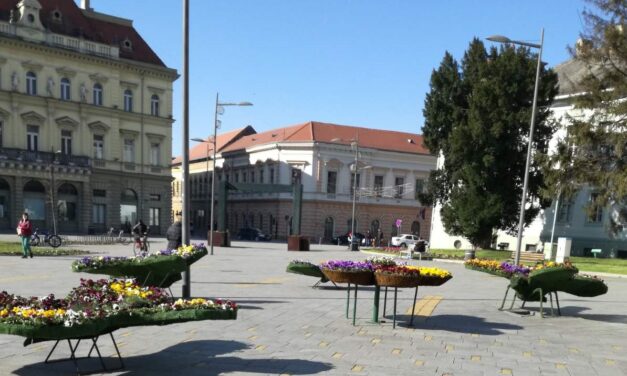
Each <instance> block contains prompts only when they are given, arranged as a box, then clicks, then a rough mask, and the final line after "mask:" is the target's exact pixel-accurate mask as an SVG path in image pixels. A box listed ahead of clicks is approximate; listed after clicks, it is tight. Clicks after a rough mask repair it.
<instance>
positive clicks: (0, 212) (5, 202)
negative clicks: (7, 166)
mask: <svg viewBox="0 0 627 376" xmlns="http://www.w3.org/2000/svg"><path fill="white" fill-rule="evenodd" d="M10 202H11V187H10V186H9V183H8V182H7V181H6V180H4V179H1V178H0V220H2V219H8V218H9V208H10V206H9V204H10Z"/></svg>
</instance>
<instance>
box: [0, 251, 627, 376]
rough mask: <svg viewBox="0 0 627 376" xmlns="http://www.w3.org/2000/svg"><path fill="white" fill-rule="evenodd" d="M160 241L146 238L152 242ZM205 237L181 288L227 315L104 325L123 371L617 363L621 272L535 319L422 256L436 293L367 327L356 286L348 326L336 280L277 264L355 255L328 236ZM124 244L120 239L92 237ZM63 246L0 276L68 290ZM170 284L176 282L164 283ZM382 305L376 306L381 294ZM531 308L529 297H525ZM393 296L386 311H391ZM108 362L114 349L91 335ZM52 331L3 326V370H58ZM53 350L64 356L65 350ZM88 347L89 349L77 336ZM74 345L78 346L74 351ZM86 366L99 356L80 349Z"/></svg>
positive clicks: (625, 348)
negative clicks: (436, 276) (318, 279)
mask: <svg viewBox="0 0 627 376" xmlns="http://www.w3.org/2000/svg"><path fill="white" fill-rule="evenodd" d="M161 244H164V243H163V241H162V240H156V241H154V242H153V245H152V249H156V247H159V246H160V245H161ZM234 245H235V246H234V247H233V248H230V249H224V248H216V254H215V255H214V256H207V257H205V258H203V259H202V260H200V261H199V262H198V263H197V264H195V265H194V266H193V268H192V283H193V284H192V294H193V295H195V296H207V297H225V298H231V299H234V300H235V301H237V302H238V303H239V304H240V306H241V310H240V312H239V316H238V320H236V321H203V322H196V323H185V324H177V325H169V326H164V327H156V326H152V327H136V328H128V329H124V330H119V331H117V332H116V333H115V335H116V339H117V340H118V343H119V345H120V351H121V352H122V354H123V356H124V358H125V363H126V369H125V370H124V371H122V372H119V373H117V374H124V375H135V374H136V375H146V374H150V375H170V374H174V373H177V374H186V375H196V374H198V375H218V374H229V375H231V374H232V375H247V374H250V375H253V374H254V375H260V374H286V375H287V374H289V375H305V374H332V375H410V374H411V375H602V376H606V375H608V376H610V375H624V374H627V339H626V338H627V280H626V279H618V278H606V281H607V283H608V285H609V287H610V289H609V293H608V294H606V295H604V296H601V297H597V298H590V299H588V298H576V297H572V296H570V295H562V296H561V301H560V302H561V305H562V307H563V308H562V313H563V317H560V318H547V319H541V318H540V317H539V316H538V315H532V316H529V317H520V316H517V315H514V314H510V313H505V312H499V311H498V310H497V309H496V307H497V306H498V305H499V303H500V299H501V297H502V294H503V292H504V290H505V286H506V283H505V282H506V281H505V280H504V279H502V278H499V277H494V276H490V275H487V274H483V273H479V272H472V271H467V270H465V269H464V268H463V266H462V265H459V264H450V263H437V262H428V261H425V262H424V263H425V264H427V265H433V264H434V265H437V266H440V267H444V268H446V269H449V270H451V271H452V273H453V275H454V278H453V279H452V280H451V281H449V282H448V283H447V284H445V285H443V286H441V287H424V288H421V289H420V292H419V299H421V298H425V297H427V296H431V299H430V301H431V300H432V299H436V300H437V299H439V298H440V297H441V300H439V301H438V302H437V304H435V305H434V304H433V303H429V302H425V301H423V302H422V303H420V302H419V304H422V305H423V306H426V305H428V304H432V305H434V307H433V311H432V312H429V311H430V309H426V310H425V311H424V314H425V315H428V316H423V317H419V318H418V319H417V320H416V322H415V326H414V327H413V328H410V327H407V325H406V322H407V321H408V319H409V317H408V315H406V312H407V311H408V309H410V307H411V303H412V298H413V290H409V289H402V290H399V291H400V293H399V306H398V313H399V320H400V325H399V326H397V328H396V329H392V323H391V317H389V316H388V318H387V319H385V322H383V323H381V324H380V325H375V324H372V323H370V322H369V320H370V319H371V315H372V311H371V308H372V295H373V293H372V288H363V289H360V291H359V297H360V299H359V301H358V308H357V316H358V319H357V326H354V327H353V326H352V325H351V322H350V320H348V319H346V318H345V297H346V291H345V290H343V289H341V290H336V289H334V288H331V287H329V286H325V287H324V288H321V289H312V288H311V287H310V286H311V285H312V284H313V283H314V282H315V280H314V279H313V278H310V277H305V276H299V275H294V274H288V273H285V266H286V265H287V263H288V262H289V261H290V260H291V259H293V258H302V259H306V260H310V261H312V262H319V261H323V260H326V259H331V258H345V259H346V258H350V259H363V258H365V257H366V255H364V254H361V253H357V252H347V251H345V250H344V249H343V248H340V247H333V246H313V250H312V251H311V252H303V253H293V252H287V251H286V250H285V248H286V247H285V245H283V244H273V243H259V244H255V243H243V242H242V243H239V242H237V243H234ZM91 248H92V249H93V250H97V251H98V252H102V253H103V254H111V255H122V254H130V253H131V248H130V247H122V248H120V247H119V246H99V247H91ZM72 259H74V258H73V257H56V258H53V257H47V258H45V257H38V258H35V259H32V260H30V259H27V260H23V259H21V258H18V257H2V258H0V286H1V287H0V288H1V289H3V290H7V291H9V292H13V293H18V294H22V295H39V296H41V295H45V294H47V293H50V292H52V293H55V294H57V295H59V296H63V295H65V294H66V293H67V292H68V291H69V290H70V289H71V288H72V287H73V286H75V285H77V284H78V281H79V278H81V277H89V276H90V275H87V274H77V273H72V272H71V270H70V263H71V261H72ZM173 291H174V293H175V294H178V293H180V291H181V288H180V284H176V285H175V286H174V287H173ZM381 306H382V304H381ZM530 306H531V308H532V309H533V308H535V307H537V305H536V304H531V305H530ZM390 307H391V300H390V301H389V304H388V312H387V313H388V314H390V313H391V311H390V310H391V308H390ZM101 341H102V345H101V350H102V351H103V354H104V355H105V357H106V361H107V364H110V365H113V364H114V362H115V360H114V358H113V357H112V355H113V351H114V350H113V347H112V346H111V345H110V343H109V341H108V339H107V338H106V337H103V338H102V339H101ZM51 346H52V343H38V344H35V345H31V346H28V347H22V338H20V337H15V336H6V335H0V374H9V373H13V374H18V375H41V374H50V375H56V374H59V375H62V374H69V373H71V372H72V371H73V368H72V366H71V364H70V363H66V364H63V363H56V364H52V365H44V364H43V360H44V358H45V356H46V354H47V352H48V351H49V349H50V348H51ZM62 350H63V351H62V352H60V353H59V354H68V351H67V349H66V348H62ZM83 351H84V352H86V348H83ZM79 352H80V350H79ZM81 364H82V366H83V367H85V368H86V369H87V368H89V367H92V366H93V367H95V366H97V364H96V363H92V362H90V361H86V362H84V363H81Z"/></svg>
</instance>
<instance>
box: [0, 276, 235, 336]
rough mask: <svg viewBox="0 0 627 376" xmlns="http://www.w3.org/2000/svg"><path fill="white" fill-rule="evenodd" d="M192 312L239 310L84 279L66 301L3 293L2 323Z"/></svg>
mask: <svg viewBox="0 0 627 376" xmlns="http://www.w3.org/2000/svg"><path fill="white" fill-rule="evenodd" d="M189 309H200V310H224V311H233V312H235V311H237V305H236V304H235V303H233V302H231V301H228V300H227V301H224V300H219V299H218V300H215V301H213V300H208V299H202V298H197V299H191V300H182V299H179V300H176V301H174V299H173V298H171V297H170V296H168V295H167V294H166V292H165V290H164V289H162V288H158V287H142V286H139V285H138V284H137V282H136V281H134V280H125V279H112V280H106V279H100V280H96V281H94V280H85V279H81V283H80V285H79V286H78V287H76V288H74V289H73V290H72V291H71V292H70V293H69V294H68V296H67V297H66V298H65V299H56V298H55V297H54V295H48V296H46V297H43V298H24V297H20V296H15V295H11V294H8V293H7V292H4V291H3V292H2V293H0V324H20V325H64V326H66V327H71V326H74V325H81V324H84V323H86V322H87V321H93V320H102V319H105V318H108V317H115V316H116V315H121V314H126V315H132V314H133V312H136V311H137V312H143V313H155V312H163V311H166V312H167V311H181V310H189Z"/></svg>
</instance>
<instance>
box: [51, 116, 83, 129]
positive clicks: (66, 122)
mask: <svg viewBox="0 0 627 376" xmlns="http://www.w3.org/2000/svg"><path fill="white" fill-rule="evenodd" d="M55 122H56V123H57V125H59V126H60V127H64V128H71V129H76V128H78V125H79V124H80V123H79V122H78V121H76V120H74V119H72V118H71V117H69V116H62V117H60V118H57V119H55Z"/></svg>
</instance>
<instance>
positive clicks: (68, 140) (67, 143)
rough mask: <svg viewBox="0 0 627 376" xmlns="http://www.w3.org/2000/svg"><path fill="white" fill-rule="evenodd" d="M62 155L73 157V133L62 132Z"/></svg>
mask: <svg viewBox="0 0 627 376" xmlns="http://www.w3.org/2000/svg"><path fill="white" fill-rule="evenodd" d="M61 153H63V154H65V155H72V132H71V131H61Z"/></svg>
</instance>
